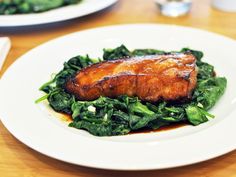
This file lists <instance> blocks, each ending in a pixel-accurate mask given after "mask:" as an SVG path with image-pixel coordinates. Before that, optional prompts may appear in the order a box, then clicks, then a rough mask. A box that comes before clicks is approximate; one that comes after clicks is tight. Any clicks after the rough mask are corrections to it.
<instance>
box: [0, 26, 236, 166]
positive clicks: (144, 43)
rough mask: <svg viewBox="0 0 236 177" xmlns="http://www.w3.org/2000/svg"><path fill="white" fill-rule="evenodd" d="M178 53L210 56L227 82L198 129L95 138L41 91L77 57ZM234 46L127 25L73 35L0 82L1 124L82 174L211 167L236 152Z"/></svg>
mask: <svg viewBox="0 0 236 177" xmlns="http://www.w3.org/2000/svg"><path fill="white" fill-rule="evenodd" d="M120 44H125V45H127V47H128V48H130V49H135V48H156V49H163V50H179V49H180V48H182V47H191V48H193V49H197V50H202V51H204V53H205V57H204V60H205V61H207V62H209V63H212V64H213V65H214V66H215V68H216V71H217V74H218V75H222V76H226V77H227V79H228V87H227V90H226V93H225V94H224V96H223V97H222V98H221V99H220V101H219V102H218V104H217V105H216V106H215V107H214V109H212V110H211V111H210V112H211V113H212V114H214V115H216V118H215V119H213V120H211V121H209V122H207V123H205V124H202V125H200V126H196V127H194V126H185V127H181V128H178V129H173V130H169V131H163V132H156V133H143V134H133V135H127V136H117V137H95V136H92V135H90V134H89V133H87V132H85V131H83V130H77V129H74V128H69V127H67V125H66V124H65V122H62V121H60V120H59V119H58V117H57V116H55V114H52V112H51V111H49V110H48V109H47V108H46V107H45V105H44V104H35V103H34V100H35V99H36V98H38V97H40V96H41V95H42V93H40V92H39V91H38V88H39V86H40V85H41V84H42V83H44V82H45V81H48V80H49V79H50V76H51V74H52V73H55V72H57V71H59V70H60V69H61V68H62V64H63V62H64V61H65V60H67V59H68V58H70V57H73V56H75V55H77V54H87V53H88V54H90V55H91V56H92V57H101V54H102V49H103V48H111V47H116V46H118V45H120ZM235 51H236V42H235V41H234V40H232V39H229V38H226V37H223V36H220V35H217V34H213V33H210V32H206V31H201V30H198V29H192V28H186V27H178V26H168V25H152V24H145V25H144V24H140V25H124V26H111V27H104V28H97V29H92V30H87V31H83V32H78V33H73V34H70V35H67V36H64V37H61V38H58V39H55V40H52V41H50V42H48V43H46V44H43V45H41V46H39V47H37V48H35V49H33V50H31V51H30V52H28V53H27V54H25V55H24V56H22V57H21V58H19V59H18V60H17V61H16V62H15V63H14V64H13V65H12V66H11V67H10V68H9V69H8V70H7V72H6V73H5V74H4V76H3V77H2V79H1V82H0V98H1V99H0V108H1V110H0V117H1V120H2V122H3V124H4V125H5V126H6V128H7V129H8V130H9V131H10V132H11V133H12V134H13V135H14V136H15V137H16V138H17V139H19V140H20V141H22V142H23V143H25V144H26V145H27V146H29V147H31V148H33V149H35V150H36V151H39V152H41V153H43V154H46V155H48V156H50V157H53V158H56V159H60V160H63V161H66V162H70V163H74V164H79V165H83V166H89V167H96V168H103V169H117V170H147V169H163V168H170V167H177V166H182V165H187V164H192V163H196V162H200V161H204V160H207V159H211V158H214V157H217V156H220V155H222V154H225V153H227V152H229V151H232V150H234V149H235V148H236V139H235V134H236V119H235V117H236V112H235V105H236V92H235V90H236V84H235V68H236V60H235V58H236V52H235Z"/></svg>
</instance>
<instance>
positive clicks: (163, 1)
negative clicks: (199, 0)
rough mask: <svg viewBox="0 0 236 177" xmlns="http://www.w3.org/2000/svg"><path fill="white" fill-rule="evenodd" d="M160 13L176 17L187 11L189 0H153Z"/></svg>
mask: <svg viewBox="0 0 236 177" xmlns="http://www.w3.org/2000/svg"><path fill="white" fill-rule="evenodd" d="M155 2H156V4H157V6H158V7H159V9H160V11H161V13H162V14H163V15H165V16H170V17H178V16H182V15H185V14H187V13H188V12H189V10H190V8H191V5H192V1H191V0H155Z"/></svg>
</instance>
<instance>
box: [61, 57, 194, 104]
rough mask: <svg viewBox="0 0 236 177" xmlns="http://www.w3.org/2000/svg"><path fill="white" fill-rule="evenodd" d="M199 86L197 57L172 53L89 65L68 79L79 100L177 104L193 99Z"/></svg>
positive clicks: (68, 87)
mask: <svg viewBox="0 0 236 177" xmlns="http://www.w3.org/2000/svg"><path fill="white" fill-rule="evenodd" d="M196 83H197V67H196V58H195V57H194V56H193V55H192V54H189V53H169V54H164V55H151V56H142V57H132V58H124V59H117V60H108V61H103V62H100V63H97V64H93V65H90V66H88V67H86V68H84V69H82V70H81V71H79V72H78V73H77V74H76V75H75V76H74V77H73V78H71V79H69V80H68V81H67V82H66V84H65V90H66V91H67V92H68V93H71V94H73V95H75V97H76V98H77V99H79V100H94V99H97V98H99V97H100V96H107V97H111V98H115V97H117V96H119V95H128V96H137V97H138V98H139V99H141V100H143V101H149V102H156V101H159V100H165V101H175V100H179V99H186V98H190V97H191V93H192V91H193V90H194V88H195V87H196Z"/></svg>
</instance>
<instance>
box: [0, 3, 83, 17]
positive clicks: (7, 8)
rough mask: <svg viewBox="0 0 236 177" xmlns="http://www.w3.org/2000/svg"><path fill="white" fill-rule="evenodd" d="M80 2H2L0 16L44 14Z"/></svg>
mask: <svg viewBox="0 0 236 177" xmlns="http://www.w3.org/2000/svg"><path fill="white" fill-rule="evenodd" d="M80 1H81V0H2V1H0V15H1V14H3V15H10V14H27V13H38V12H44V11H48V10H51V9H55V8H58V7H62V6H67V5H71V4H76V3H79V2H80Z"/></svg>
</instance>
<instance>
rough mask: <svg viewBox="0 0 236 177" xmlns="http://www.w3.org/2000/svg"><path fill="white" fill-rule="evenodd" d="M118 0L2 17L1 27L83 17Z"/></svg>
mask: <svg viewBox="0 0 236 177" xmlns="http://www.w3.org/2000/svg"><path fill="white" fill-rule="evenodd" d="M115 2H117V0H83V1H82V2H81V3H79V4H76V5H70V6H66V7H60V8H57V9H53V10H49V11H46V12H42V13H35V14H20V15H0V27H13V26H28V25H40V24H46V23H53V22H59V21H64V20H69V19H73V18H78V17H82V16H85V15H89V14H91V13H94V12H97V11H100V10H102V9H105V8H107V7H109V6H111V5H112V4H114V3H115Z"/></svg>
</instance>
